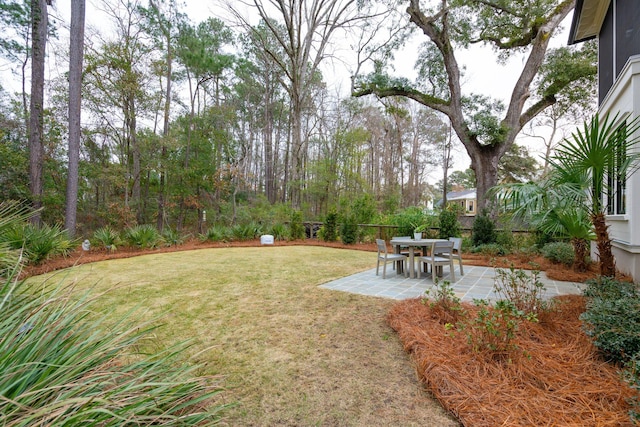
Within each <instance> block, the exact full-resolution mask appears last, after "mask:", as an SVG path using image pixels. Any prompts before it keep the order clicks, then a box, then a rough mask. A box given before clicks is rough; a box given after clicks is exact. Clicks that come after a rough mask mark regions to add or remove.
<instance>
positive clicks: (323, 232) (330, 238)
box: [320, 211, 338, 242]
mask: <svg viewBox="0 0 640 427" xmlns="http://www.w3.org/2000/svg"><path fill="white" fill-rule="evenodd" d="M320 237H321V238H322V240H324V241H325V242H335V241H336V240H338V214H337V213H336V212H335V211H331V212H329V213H328V214H327V217H326V218H325V220H324V224H323V225H322V228H321V229H320Z"/></svg>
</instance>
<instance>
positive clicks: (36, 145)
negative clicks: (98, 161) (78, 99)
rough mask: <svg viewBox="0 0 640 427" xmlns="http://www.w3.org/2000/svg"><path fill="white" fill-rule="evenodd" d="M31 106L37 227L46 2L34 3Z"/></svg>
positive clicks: (31, 180) (31, 163)
mask: <svg viewBox="0 0 640 427" xmlns="http://www.w3.org/2000/svg"><path fill="white" fill-rule="evenodd" d="M31 31H32V37H33V40H32V45H31V46H32V47H31V50H32V52H31V104H30V116H29V184H30V189H31V199H32V203H33V208H34V209H35V210H36V212H35V214H34V215H33V217H32V218H31V221H32V222H33V223H34V224H41V223H42V216H41V214H40V212H39V211H38V209H40V208H41V207H42V193H43V179H42V167H43V166H42V165H43V161H44V160H43V158H44V146H43V143H42V134H43V127H44V118H43V114H44V65H45V51H46V45H47V2H46V1H45V0H31Z"/></svg>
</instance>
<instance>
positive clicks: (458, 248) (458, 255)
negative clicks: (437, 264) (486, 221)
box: [449, 237, 464, 276]
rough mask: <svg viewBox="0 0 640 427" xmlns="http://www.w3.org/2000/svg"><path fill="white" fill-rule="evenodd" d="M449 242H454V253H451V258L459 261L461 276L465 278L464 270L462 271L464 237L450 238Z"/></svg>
mask: <svg viewBox="0 0 640 427" xmlns="http://www.w3.org/2000/svg"><path fill="white" fill-rule="evenodd" d="M449 241H450V242H453V252H451V256H452V257H453V258H455V259H457V260H458V264H460V275H462V276H464V270H463V269H462V237H449Z"/></svg>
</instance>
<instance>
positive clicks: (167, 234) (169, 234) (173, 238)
mask: <svg viewBox="0 0 640 427" xmlns="http://www.w3.org/2000/svg"><path fill="white" fill-rule="evenodd" d="M162 240H163V241H164V243H165V244H166V245H167V246H178V245H181V244H182V243H184V241H185V236H182V235H180V233H179V232H178V230H174V229H172V228H169V227H165V229H164V230H162Z"/></svg>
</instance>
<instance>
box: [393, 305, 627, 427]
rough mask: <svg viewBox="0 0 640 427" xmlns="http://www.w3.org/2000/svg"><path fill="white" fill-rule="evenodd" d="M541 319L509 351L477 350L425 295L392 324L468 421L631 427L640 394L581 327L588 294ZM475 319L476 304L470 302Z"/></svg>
mask: <svg viewBox="0 0 640 427" xmlns="http://www.w3.org/2000/svg"><path fill="white" fill-rule="evenodd" d="M555 300H556V301H557V304H556V308H555V310H553V311H551V312H549V313H544V314H541V315H540V322H538V323H531V322H527V321H523V323H522V324H521V326H520V328H519V330H518V332H517V337H516V340H515V344H516V345H517V347H518V348H517V349H515V350H510V351H509V353H508V354H498V355H496V354H491V353H488V352H484V353H483V352H478V351H474V350H473V349H471V347H470V345H468V344H467V337H466V334H465V333H464V332H455V333H452V332H451V331H450V330H449V331H448V330H446V329H445V323H446V322H449V321H451V319H450V318H449V319H447V316H444V315H443V313H444V312H443V311H442V310H441V308H440V307H438V306H433V307H432V306H431V304H429V303H425V302H424V301H422V300H421V299H420V298H416V299H410V300H405V301H402V302H399V303H398V304H396V305H395V306H394V307H393V308H392V310H391V311H390V312H389V315H388V322H389V324H390V325H391V327H392V328H393V329H395V330H396V331H397V332H398V334H399V336H400V339H401V340H402V342H403V345H404V347H405V350H406V351H408V352H410V353H411V354H412V357H413V359H414V361H415V364H416V369H417V371H418V374H419V376H420V378H421V379H422V380H423V381H424V383H425V384H426V386H427V387H428V389H429V390H430V391H431V392H432V393H433V394H434V395H435V397H436V398H437V399H438V400H439V401H440V403H441V404H442V405H443V406H444V408H445V409H446V410H448V411H450V412H451V413H452V414H453V415H455V416H456V417H457V418H458V419H459V420H460V422H461V423H462V424H463V425H465V426H474V427H481V426H491V427H493V426H542V425H553V426H580V427H584V426H625V425H634V424H633V423H632V422H631V421H630V418H629V415H628V411H629V409H630V405H629V403H628V399H629V398H631V397H632V396H634V392H633V390H632V389H631V388H629V387H628V386H627V385H626V384H625V383H624V382H623V381H622V380H621V378H620V374H619V372H618V370H617V368H616V367H615V366H612V365H610V364H608V363H605V362H604V361H603V360H602V359H601V358H600V357H599V356H598V354H597V351H596V349H595V347H594V346H593V345H592V343H591V341H590V340H589V338H588V337H587V336H586V335H585V334H584V333H583V332H582V330H581V322H580V320H579V318H578V316H579V315H580V314H581V313H582V312H583V311H584V308H585V302H584V298H583V297H582V296H577V295H567V296H560V297H556V299H555ZM463 306H464V308H465V309H466V310H468V312H469V313H470V316H473V314H472V313H474V310H476V309H477V308H476V307H475V306H473V305H471V304H467V303H464V304H463Z"/></svg>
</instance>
